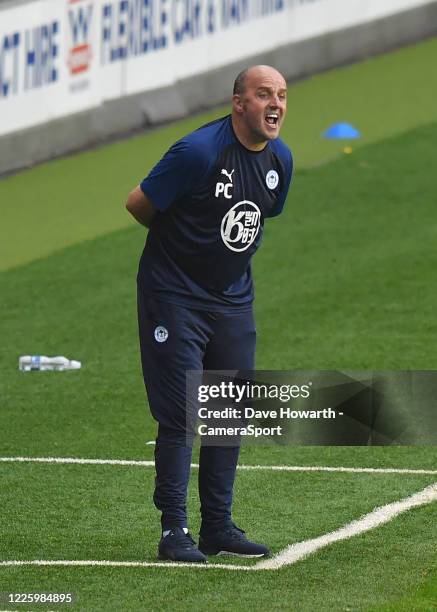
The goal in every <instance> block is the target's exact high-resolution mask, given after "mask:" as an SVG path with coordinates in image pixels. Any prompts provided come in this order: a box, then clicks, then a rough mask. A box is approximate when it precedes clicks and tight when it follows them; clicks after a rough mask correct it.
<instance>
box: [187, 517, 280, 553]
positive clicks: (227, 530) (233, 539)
mask: <svg viewBox="0 0 437 612" xmlns="http://www.w3.org/2000/svg"><path fill="white" fill-rule="evenodd" d="M199 550H201V551H202V552H203V553H204V554H205V555H235V556H237V557H268V556H269V554H270V551H269V549H268V548H267V546H264V545H263V544H256V543H255V542H250V540H248V539H247V538H246V535H245V532H244V531H243V530H242V529H240V528H239V527H237V526H236V525H234V523H229V524H228V525H226V526H225V527H224V528H223V529H220V531H215V532H212V531H211V532H210V533H209V534H208V535H201V536H200V538H199Z"/></svg>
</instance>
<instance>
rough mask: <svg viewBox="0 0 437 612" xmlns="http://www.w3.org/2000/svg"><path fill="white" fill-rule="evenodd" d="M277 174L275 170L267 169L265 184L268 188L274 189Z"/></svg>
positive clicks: (276, 182) (277, 177) (276, 184)
mask: <svg viewBox="0 0 437 612" xmlns="http://www.w3.org/2000/svg"><path fill="white" fill-rule="evenodd" d="M278 183H279V175H278V173H277V172H276V170H269V171H268V172H267V174H266V185H267V187H268V188H269V189H274V188H275V187H277V186H278Z"/></svg>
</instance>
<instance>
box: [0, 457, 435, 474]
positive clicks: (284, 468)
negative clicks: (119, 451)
mask: <svg viewBox="0 0 437 612" xmlns="http://www.w3.org/2000/svg"><path fill="white" fill-rule="evenodd" d="M0 462H3V463H58V464H69V463H76V464H79V465H122V466H137V467H154V465H155V462H154V461H139V460H135V459H82V458H80V457H0ZM191 467H192V468H198V467H199V464H198V463H192V464H191ZM237 469H239V470H242V471H251V470H260V471H262V470H265V471H272V472H343V473H353V474H424V475H434V474H437V470H428V469H409V468H372V467H344V466H324V465H239V466H238V468H237Z"/></svg>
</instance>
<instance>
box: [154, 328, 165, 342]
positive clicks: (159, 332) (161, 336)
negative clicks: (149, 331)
mask: <svg viewBox="0 0 437 612" xmlns="http://www.w3.org/2000/svg"><path fill="white" fill-rule="evenodd" d="M167 338H168V330H167V329H166V328H165V327H164V326H163V325H158V327H156V328H155V340H156V342H165V341H166V340H167Z"/></svg>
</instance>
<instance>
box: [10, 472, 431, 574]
mask: <svg viewBox="0 0 437 612" xmlns="http://www.w3.org/2000/svg"><path fill="white" fill-rule="evenodd" d="M435 501H437V482H435V483H434V484H432V485H429V486H428V487H425V488H424V489H422V490H421V491H419V492H418V493H414V494H413V495H411V496H410V497H406V498H404V499H401V500H399V501H396V502H392V503H390V504H386V505H385V506H380V507H378V508H375V509H374V510H372V512H369V513H368V514H365V515H364V516H362V517H361V518H359V519H357V520H354V521H351V522H350V523H347V524H346V525H343V527H340V528H339V529H336V530H335V531H331V532H329V533H326V534H324V535H322V536H319V537H318V538H313V539H311V540H304V541H303V542H297V543H296V544H290V545H289V546H287V548H285V549H284V550H282V551H281V552H279V553H278V554H277V555H275V556H274V557H272V558H271V559H266V560H264V561H259V562H258V563H256V564H255V565H249V566H247V565H230V564H229V565H227V564H224V563H207V564H206V563H205V564H202V563H190V564H186V563H153V562H145V561H144V562H143V561H92V560H87V561H78V560H72V561H66V560H47V561H43V560H30V561H24V560H16V561H0V569H1V568H2V567H10V566H23V565H27V566H28V565H41V566H54V565H57V566H109V567H144V568H146V567H161V568H162V567H164V568H166V569H176V568H178V569H182V568H186V569H187V568H190V569H191V568H199V569H226V570H232V571H235V570H237V571H260V570H279V569H281V568H282V567H286V566H289V565H293V564H294V563H297V562H298V561H300V560H301V559H304V558H305V557H308V556H309V555H311V554H313V553H315V552H317V551H318V550H320V549H322V548H325V547H326V546H329V545H330V544H333V543H334V542H339V541H341V540H347V539H349V538H352V537H354V536H356V535H359V534H361V533H365V532H366V531H371V530H372V529H375V528H376V527H379V526H380V525H383V524H385V523H388V522H389V521H391V520H393V519H394V518H395V517H397V516H399V515H400V514H402V513H404V512H407V511H408V510H410V509H411V508H417V507H419V506H424V505H427V504H430V503H432V502H435Z"/></svg>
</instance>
